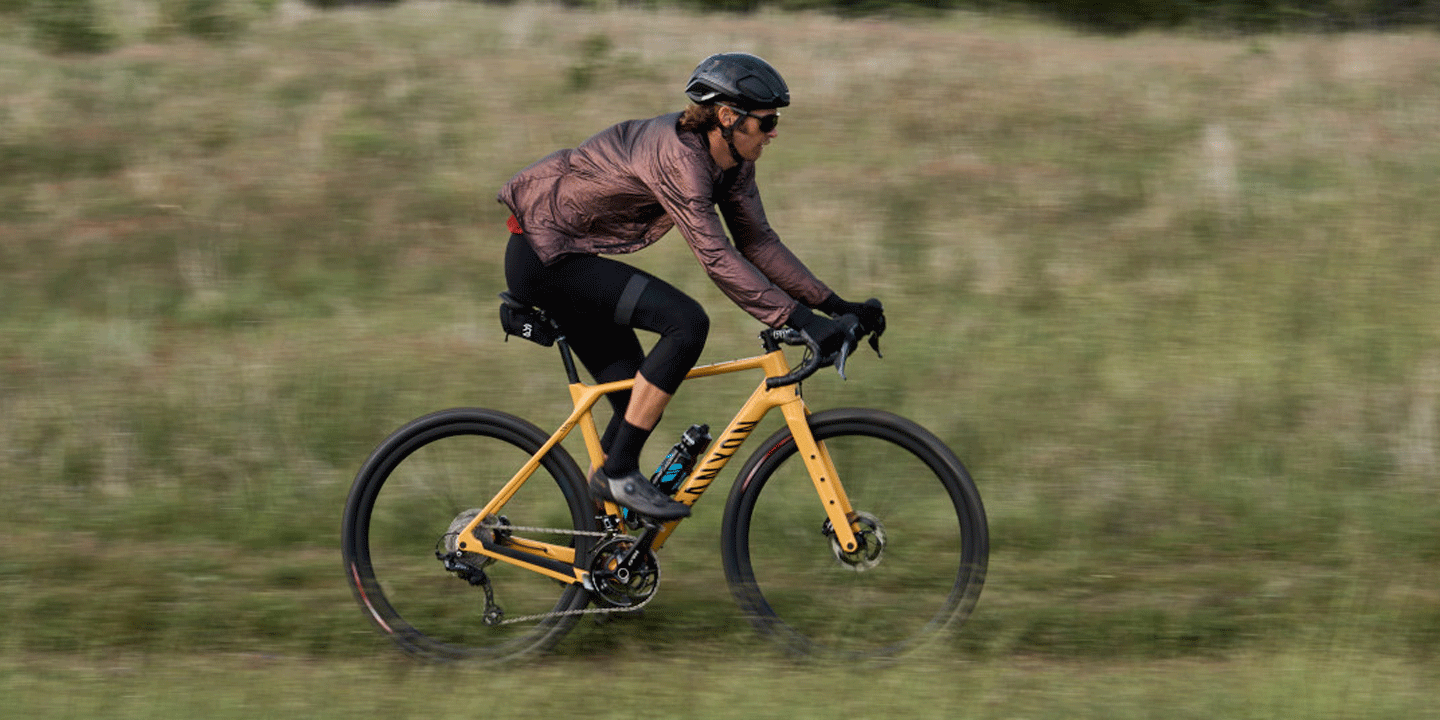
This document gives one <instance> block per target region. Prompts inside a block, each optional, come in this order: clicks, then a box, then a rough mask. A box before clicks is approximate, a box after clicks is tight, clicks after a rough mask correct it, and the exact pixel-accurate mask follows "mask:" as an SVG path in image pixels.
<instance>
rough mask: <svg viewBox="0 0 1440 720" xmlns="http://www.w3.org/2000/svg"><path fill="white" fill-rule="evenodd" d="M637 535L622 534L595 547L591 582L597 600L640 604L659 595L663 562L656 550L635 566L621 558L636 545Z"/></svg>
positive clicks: (620, 605) (621, 604)
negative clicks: (628, 564) (627, 564)
mask: <svg viewBox="0 0 1440 720" xmlns="http://www.w3.org/2000/svg"><path fill="white" fill-rule="evenodd" d="M635 542H636V541H635V538H632V537H629V536H620V537H614V538H610V539H609V540H606V541H604V542H602V543H600V545H599V546H598V547H596V548H595V550H594V552H593V553H592V554H591V560H590V585H591V588H590V590H591V592H592V593H593V596H594V598H595V604H597V605H604V606H608V607H612V608H619V609H630V608H638V607H639V606H640V605H643V604H645V603H646V602H649V600H650V598H652V597H654V596H655V590H656V589H657V588H658V587H659V586H660V563H659V560H658V559H657V558H656V557H655V552H654V551H653V550H652V551H650V552H647V553H646V555H645V557H643V558H640V559H639V562H638V563H634V565H635V566H634V567H623V566H622V565H621V564H620V562H621V558H623V557H624V556H625V554H626V553H627V552H628V551H629V550H630V548H632V547H634V545H635Z"/></svg>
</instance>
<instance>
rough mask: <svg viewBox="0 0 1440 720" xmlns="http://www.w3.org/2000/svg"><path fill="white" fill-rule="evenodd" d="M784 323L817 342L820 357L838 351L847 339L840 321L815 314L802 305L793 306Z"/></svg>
mask: <svg viewBox="0 0 1440 720" xmlns="http://www.w3.org/2000/svg"><path fill="white" fill-rule="evenodd" d="M786 324H787V325H789V326H790V327H793V328H795V329H796V330H799V331H801V332H803V333H805V334H806V335H809V336H810V339H811V340H814V341H815V342H816V343H818V344H819V345H820V356H821V357H828V356H830V355H834V354H835V353H838V352H840V348H841V347H843V346H844V344H845V341H846V339H847V338H846V336H845V328H844V327H842V326H841V325H840V323H838V322H835V321H834V320H831V319H830V318H827V317H825V316H824V315H816V314H815V313H813V312H811V311H810V308H807V307H805V306H804V305H796V306H795V310H794V311H792V312H791V313H790V320H789V321H788V322H787V323H786Z"/></svg>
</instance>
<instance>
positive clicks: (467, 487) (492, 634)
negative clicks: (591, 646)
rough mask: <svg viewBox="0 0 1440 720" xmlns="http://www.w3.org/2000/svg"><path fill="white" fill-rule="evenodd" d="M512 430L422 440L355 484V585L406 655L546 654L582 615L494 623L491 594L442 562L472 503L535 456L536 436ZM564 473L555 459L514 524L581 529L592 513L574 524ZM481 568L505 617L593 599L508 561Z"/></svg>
mask: <svg viewBox="0 0 1440 720" xmlns="http://www.w3.org/2000/svg"><path fill="white" fill-rule="evenodd" d="M398 435H401V433H397V436H398ZM514 435H515V433H514V431H508V430H505V429H503V428H500V429H497V428H493V427H488V426H486V425H483V424H479V425H477V424H473V423H472V424H463V423H461V424H451V425H447V426H442V427H438V428H435V429H432V430H429V431H426V432H420V433H416V434H415V435H414V437H412V438H409V439H408V440H407V441H405V442H400V443H396V444H395V446H394V447H393V448H392V451H391V452H390V453H389V455H388V456H386V457H381V458H380V459H379V460H378V461H376V460H372V463H370V464H369V465H368V466H367V468H368V469H369V470H370V472H369V477H362V479H363V480H364V481H365V482H364V483H363V488H361V487H359V485H360V484H361V481H360V480H357V491H356V493H355V494H356V496H357V497H358V499H357V498H352V503H351V507H349V508H348V509H347V545H346V554H347V560H348V563H349V567H348V571H349V573H350V579H351V584H352V586H353V587H354V588H355V591H356V596H357V599H359V600H360V602H361V604H362V606H364V607H365V609H366V610H367V611H368V613H369V614H370V616H371V618H372V619H373V620H374V621H375V623H376V625H377V626H378V627H379V628H380V629H381V630H382V632H385V633H387V634H389V635H390V636H391V637H392V638H393V639H394V640H395V641H396V642H398V643H399V644H400V645H401V647H402V648H404V649H406V650H408V651H410V652H414V653H417V654H422V655H427V656H435V657H441V658H478V659H485V658H490V659H502V658H507V657H513V656H516V655H519V654H524V653H526V652H531V651H535V650H539V649H543V648H544V647H547V646H548V645H549V644H551V643H553V641H554V640H555V639H558V637H559V635H560V634H562V633H563V632H564V630H565V629H567V628H568V627H569V626H570V625H571V624H573V617H565V616H552V617H549V618H545V619H542V620H539V621H532V622H526V623H515V624H511V625H504V626H498V627H496V626H491V625H487V624H486V622H485V620H486V613H487V610H488V609H492V608H493V606H492V605H490V604H488V603H487V601H486V598H485V588H484V587H483V586H478V585H475V584H472V583H471V582H467V581H466V580H465V579H461V578H460V577H457V574H456V573H452V572H449V571H447V570H446V568H445V565H444V563H443V562H442V560H441V559H440V558H439V557H438V556H441V555H444V553H445V551H446V550H447V549H448V548H447V547H446V545H447V537H446V536H447V534H450V533H453V532H455V531H456V525H462V526H463V523H462V522H461V520H462V518H464V517H465V515H466V513H467V512H469V510H470V509H472V508H473V504H474V503H476V502H477V501H481V502H483V500H485V499H487V498H489V497H491V496H492V495H493V494H494V493H495V491H496V490H498V488H499V487H500V486H501V484H503V483H504V482H505V481H506V480H508V479H509V477H510V475H511V474H512V473H513V472H514V471H515V469H516V468H518V467H520V466H521V465H522V464H523V463H524V461H525V459H526V458H527V457H528V456H529V454H530V450H528V449H527V446H526V445H527V443H531V442H533V441H529V440H525V439H524V438H521V439H518V440H517V438H516V437H514ZM517 442H518V443H521V444H518V445H517V444H516V443H517ZM382 454H383V453H377V456H380V455H382ZM552 473H553V474H552ZM564 474H565V471H564V469H563V462H560V461H547V463H546V464H545V465H542V468H541V469H540V470H539V471H537V474H536V476H534V477H532V478H531V479H530V480H529V481H528V482H527V483H526V484H525V486H524V487H522V488H521V489H520V491H519V492H518V493H517V494H516V496H515V497H514V498H513V499H512V500H511V501H510V502H509V503H508V504H507V506H506V508H505V510H506V512H507V513H508V514H509V516H511V517H513V518H516V519H519V520H520V521H521V522H517V523H516V524H521V523H523V524H525V525H533V526H537V527H553V528H568V527H573V526H574V525H575V524H576V523H577V522H581V523H583V522H584V519H585V518H584V513H583V512H582V513H580V515H579V517H578V518H577V517H576V515H575V503H574V502H573V501H572V499H571V498H570V497H568V495H570V494H573V493H574V488H573V486H572V485H570V483H572V482H573V478H571V479H565V478H563V475H564ZM576 474H578V471H576ZM557 476H562V477H559V478H558V479H557ZM528 537H531V538H533V539H537V540H543V541H546V542H552V543H556V544H568V543H571V542H574V541H575V540H576V539H575V537H574V536H567V535H562V534H549V535H547V534H533V533H532V534H530V535H528ZM450 542H453V540H450ZM437 549H438V552H437ZM582 551H583V549H582ZM482 565H483V568H484V572H483V573H482V574H483V576H484V577H485V578H486V579H487V580H488V582H489V585H490V589H491V590H492V592H493V596H494V600H495V602H496V603H498V604H499V606H500V607H501V608H503V610H504V612H505V615H506V616H508V617H519V616H524V615H533V614H545V613H553V612H555V611H557V610H569V609H578V608H579V607H583V606H584V604H585V602H586V596H585V592H584V590H583V589H582V588H580V587H579V586H575V585H572V586H568V587H567V586H562V585H561V584H560V583H557V582H556V581H554V580H551V579H549V578H545V577H543V576H541V575H538V574H536V573H533V572H530V571H528V570H525V569H523V568H518V567H514V566H512V565H510V564H508V563H503V562H495V563H483V564H482Z"/></svg>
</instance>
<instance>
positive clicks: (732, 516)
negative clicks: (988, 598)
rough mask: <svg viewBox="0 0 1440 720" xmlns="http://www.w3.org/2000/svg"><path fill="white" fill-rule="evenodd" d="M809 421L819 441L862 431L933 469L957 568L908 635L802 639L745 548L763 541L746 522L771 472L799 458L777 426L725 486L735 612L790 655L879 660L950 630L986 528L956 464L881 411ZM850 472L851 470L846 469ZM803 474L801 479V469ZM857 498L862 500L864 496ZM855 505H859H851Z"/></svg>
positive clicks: (980, 568) (965, 612)
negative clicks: (954, 526)
mask: <svg viewBox="0 0 1440 720" xmlns="http://www.w3.org/2000/svg"><path fill="white" fill-rule="evenodd" d="M809 423H810V428H811V432H812V433H814V434H815V436H816V438H817V439H819V440H832V441H833V440H835V439H837V438H842V437H850V436H862V437H868V438H873V439H876V440H879V441H881V442H886V443H891V444H893V445H895V446H896V447H897V448H898V449H900V450H903V451H904V452H905V453H908V454H910V455H911V456H913V457H914V458H915V459H916V460H917V461H919V462H920V463H923V464H924V466H925V467H927V468H929V470H930V471H931V472H933V473H934V475H935V477H936V479H938V480H939V482H940V483H941V485H942V486H943V487H944V488H945V492H946V494H948V496H949V497H950V499H951V501H952V502H953V503H954V507H955V510H956V513H955V518H956V521H957V523H958V533H959V540H960V543H961V550H960V552H959V557H958V564H957V567H956V568H954V572H955V573H956V576H955V582H954V585H953V587H951V588H950V594H949V595H948V597H947V598H946V599H945V600H944V601H943V602H941V603H940V605H939V607H938V609H937V610H936V612H935V613H934V614H933V616H932V617H930V618H929V619H928V621H927V622H925V624H923V625H922V626H920V627H919V629H918V630H917V631H916V632H915V634H914V635H913V636H910V637H905V638H902V639H900V640H899V641H897V642H893V643H890V644H887V645H882V646H878V647H871V648H865V649H863V650H856V649H853V648H849V649H838V648H835V647H832V646H830V645H828V644H826V643H825V642H823V641H822V640H819V639H817V638H813V637H810V636H809V635H808V634H807V632H806V631H805V630H803V629H799V628H797V627H796V626H795V625H794V624H792V623H793V621H792V620H791V619H787V618H786V617H784V616H782V614H781V613H780V612H777V611H776V609H775V608H773V607H772V606H771V603H770V601H769V600H767V597H766V590H765V588H763V587H761V584H760V583H759V582H757V579H756V573H755V569H754V567H753V565H752V553H751V549H752V546H754V544H755V543H764V542H765V541H766V538H752V537H751V532H752V527H751V524H752V519H753V517H754V514H755V511H756V508H757V506H758V505H759V503H760V502H761V501H762V497H763V496H762V492H763V490H764V489H765V487H766V485H767V482H769V481H770V480H771V478H772V476H773V475H774V474H775V473H776V472H777V470H779V469H781V468H782V467H784V466H785V465H786V463H787V461H789V462H793V463H802V464H803V461H802V460H801V459H800V458H798V457H797V455H798V453H797V448H796V444H795V442H794V437H793V435H792V434H791V432H790V430H789V429H788V428H781V429H780V430H779V431H777V432H776V433H775V434H773V435H772V436H770V437H769V438H768V439H767V440H766V441H765V442H764V443H763V444H762V445H761V446H760V447H759V448H757V449H756V450H755V452H754V453H753V454H752V455H751V456H750V457H749V458H748V459H747V461H746V463H745V465H744V466H743V467H742V468H741V470H740V473H739V475H738V476H737V478H736V480H735V484H734V486H733V487H732V488H731V492H730V496H729V499H728V500H727V502H726V506H725V515H724V520H723V524H722V527H721V543H722V548H721V549H722V557H723V561H724V567H725V575H726V579H727V581H728V582H729V584H730V588H731V592H732V594H733V595H734V597H735V600H736V602H737V603H738V604H739V605H740V608H741V610H742V612H744V613H745V614H746V615H747V617H748V618H749V619H750V620H751V622H752V624H753V625H754V626H755V628H756V629H757V630H759V631H760V632H761V634H763V635H767V636H769V637H771V638H772V639H774V640H777V641H778V642H779V643H780V644H781V645H782V646H784V647H785V648H787V649H788V650H790V651H791V652H793V653H796V654H803V655H821V656H825V655H839V656H842V657H845V658H846V659H855V658H857V657H864V658H871V659H881V658H891V657H897V656H901V655H905V654H908V653H910V652H912V651H915V650H917V649H919V648H921V647H925V646H927V645H929V644H931V642H933V641H935V640H937V639H939V638H940V637H942V636H944V635H945V634H947V632H948V631H950V630H953V629H954V628H957V627H958V626H959V625H960V624H962V623H963V622H964V621H965V619H966V618H968V616H969V615H970V613H971V612H972V611H973V610H974V608H975V605H976V603H977V602H978V600H979V597H980V591H981V588H982V587H983V585H984V580H985V572H986V567H987V564H988V560H989V529H988V526H987V522H986V518H985V510H984V506H983V504H982V503H981V500H980V494H979V491H978V489H976V487H975V484H974V481H973V480H972V479H971V477H970V474H969V472H968V471H967V470H966V469H965V466H964V464H963V463H961V462H960V460H959V459H958V458H957V457H956V456H955V454H954V453H953V452H952V451H951V450H950V449H949V448H948V447H946V445H945V444H944V443H943V442H941V441H940V440H939V439H938V438H936V437H935V436H934V435H933V434H932V433H930V432H929V431H928V430H925V429H924V428H923V427H921V426H919V425H918V424H916V423H914V422H912V421H910V420H907V419H905V418H902V417H900V416H898V415H895V414H893V413H888V412H885V411H882V410H874V409H868V408H843V409H836V410H827V411H823V412H818V413H815V414H813V415H811V416H810V418H809ZM837 469H838V470H839V471H840V479H841V482H842V483H844V482H845V478H846V476H847V473H846V471H847V469H846V468H845V467H839V468H837ZM851 470H852V471H853V468H852V469H851ZM805 475H806V478H807V479H808V473H806V474H805ZM807 485H808V481H807ZM851 489H852V488H851V485H850V484H846V490H847V493H848V492H850V491H851ZM810 499H811V501H813V502H814V506H815V508H817V509H818V508H819V503H818V500H817V499H816V498H815V496H814V491H813V490H810ZM851 500H852V501H855V500H857V498H856V497H854V495H853V494H852V496H851ZM860 501H861V502H862V503H863V502H864V499H863V498H862V499H860ZM855 509H856V510H862V509H864V508H863V507H861V506H856V507H855ZM817 512H819V511H818V510H817ZM837 564H838V563H837ZM947 572H948V571H947ZM816 595H817V596H818V597H816V598H815V600H816V602H820V601H823V600H825V599H826V598H825V597H824V593H816Z"/></svg>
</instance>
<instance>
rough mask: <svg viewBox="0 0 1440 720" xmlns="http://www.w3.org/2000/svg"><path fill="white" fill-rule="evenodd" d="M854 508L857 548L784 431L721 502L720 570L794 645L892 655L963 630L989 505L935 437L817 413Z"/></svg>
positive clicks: (863, 414)
mask: <svg viewBox="0 0 1440 720" xmlns="http://www.w3.org/2000/svg"><path fill="white" fill-rule="evenodd" d="M810 428H811V432H813V433H814V435H815V439H816V440H817V441H820V442H821V444H822V445H823V446H824V448H825V449H826V450H827V451H828V452H829V454H830V456H831V458H832V459H833V461H834V463H835V467H836V470H837V472H838V474H839V481H840V483H841V485H842V486H843V487H844V489H845V494H846V495H847V496H848V498H849V500H850V503H851V506H852V508H853V509H854V511H855V512H854V514H853V515H852V522H851V526H852V528H854V529H855V532H856V534H857V538H858V539H859V540H860V541H861V546H860V547H859V548H856V549H854V550H852V551H846V550H845V549H843V548H841V547H840V546H839V543H838V542H836V541H835V539H834V538H835V535H834V532H833V530H832V529H831V527H830V524H829V521H828V520H827V519H826V515H825V511H824V508H823V507H822V506H821V504H820V501H819V499H818V497H817V496H816V492H815V486H814V484H813V482H812V481H811V478H810V473H809V471H808V470H806V467H805V463H804V461H803V459H802V458H801V457H800V456H799V454H798V453H797V449H796V444H795V439H794V436H793V435H792V434H791V433H790V431H789V429H788V428H787V429H782V430H780V431H779V432H777V433H776V434H775V435H773V436H771V437H770V438H769V439H768V440H766V442H765V443H764V444H763V445H762V446H761V447H760V448H759V449H757V450H756V451H755V454H754V455H752V456H751V457H750V459H749V460H748V461H747V462H746V463H745V466H744V467H743V468H742V469H741V470H740V475H739V478H738V479H737V481H736V483H735V487H734V488H733V489H732V490H731V493H730V498H729V500H728V502H727V504H726V507H725V522H724V527H723V529H722V542H723V548H722V550H723V555H724V561H725V574H726V578H727V579H728V580H729V582H730V586H731V590H732V591H733V593H734V594H735V598H736V600H737V601H738V602H739V604H740V606H741V608H742V609H743V610H744V611H745V612H746V613H747V614H748V615H749V617H750V618H751V620H752V622H753V623H754V624H755V625H756V627H757V628H758V629H760V630H761V631H763V632H765V633H767V634H769V635H771V636H773V637H774V638H775V639H777V640H779V641H780V642H781V643H783V644H784V645H786V646H787V647H789V648H790V649H792V650H795V651H797V652H800V653H805V654H825V655H838V656H842V657H888V656H894V655H899V654H903V653H905V652H908V651H911V650H914V649H915V648H917V647H919V646H921V645H923V644H924V643H925V642H926V641H928V640H931V639H933V638H935V637H936V636H938V635H940V634H942V633H943V632H944V631H946V630H947V629H950V628H953V627H954V626H956V625H957V624H959V623H960V622H962V621H963V620H964V619H965V618H966V617H967V616H968V615H969V614H970V611H971V610H972V609H973V608H974V607H975V603H976V601H977V600H978V598H979V596H980V588H981V585H982V584H983V582H984V578H985V565H986V562H987V558H988V555H989V535H988V530H987V528H986V521H985V510H984V507H983V506H982V505H981V502H980V495H979V493H978V491H977V490H976V489H975V485H974V483H973V482H972V481H971V479H970V475H969V473H968V472H967V471H966V470H965V467H964V466H963V465H962V464H961V463H960V461H959V460H958V459H956V458H955V456H954V454H953V453H951V452H950V450H949V449H948V448H946V447H945V445H944V444H943V443H941V442H940V440H939V439H938V438H936V437H935V436H934V435H932V434H931V433H930V432H928V431H926V430H925V429H923V428H921V427H920V426H918V425H916V424H915V423H913V422H911V421H909V420H905V419H903V418H901V417H898V416H896V415H893V414H890V413H886V412H883V411H878V410H868V409H845V410H831V411H826V412H821V413H816V414H814V415H812V416H811V417H810Z"/></svg>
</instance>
